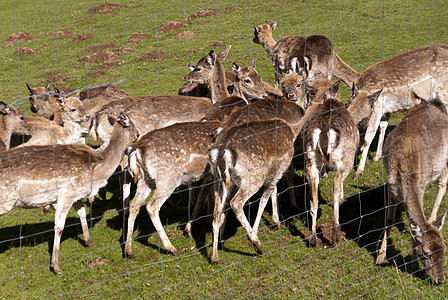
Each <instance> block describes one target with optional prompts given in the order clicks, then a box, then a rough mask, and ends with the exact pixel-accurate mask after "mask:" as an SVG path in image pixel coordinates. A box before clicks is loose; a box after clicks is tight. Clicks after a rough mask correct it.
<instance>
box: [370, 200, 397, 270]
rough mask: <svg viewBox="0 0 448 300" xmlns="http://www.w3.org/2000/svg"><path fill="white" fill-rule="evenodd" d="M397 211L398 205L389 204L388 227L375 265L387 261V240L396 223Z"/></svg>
mask: <svg viewBox="0 0 448 300" xmlns="http://www.w3.org/2000/svg"><path fill="white" fill-rule="evenodd" d="M389 197H390V196H389ZM396 211H397V205H396V204H395V203H392V202H389V203H388V206H387V216H386V222H385V223H386V224H385V225H386V226H385V230H384V235H383V240H382V242H381V248H380V251H379V252H378V256H377V257H376V261H375V264H377V265H380V264H383V263H384V262H385V261H386V252H387V239H388V237H389V234H390V229H391V226H392V225H393V223H394V222H395V213H396Z"/></svg>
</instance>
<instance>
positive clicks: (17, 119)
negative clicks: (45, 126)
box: [0, 101, 30, 152]
mask: <svg viewBox="0 0 448 300" xmlns="http://www.w3.org/2000/svg"><path fill="white" fill-rule="evenodd" d="M29 128H30V127H29V125H28V124H27V123H26V121H25V116H24V115H23V114H22V113H21V112H20V111H19V110H18V109H17V108H15V107H14V106H12V105H8V104H6V103H5V102H3V101H0V152H2V151H7V150H9V147H10V144H11V135H12V134H13V133H15V134H25V133H26V132H27V130H29Z"/></svg>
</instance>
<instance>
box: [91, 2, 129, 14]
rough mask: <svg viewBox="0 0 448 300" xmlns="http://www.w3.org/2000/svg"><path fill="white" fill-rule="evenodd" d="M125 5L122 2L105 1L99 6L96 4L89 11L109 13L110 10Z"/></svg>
mask: <svg viewBox="0 0 448 300" xmlns="http://www.w3.org/2000/svg"><path fill="white" fill-rule="evenodd" d="M123 7H124V6H123V5H121V4H115V3H109V2H106V3H103V4H101V5H98V6H94V7H92V8H91V9H90V10H89V12H91V13H97V14H107V13H110V12H113V11H114V10H117V9H120V8H123Z"/></svg>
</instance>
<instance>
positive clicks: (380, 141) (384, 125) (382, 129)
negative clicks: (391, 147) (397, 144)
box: [373, 121, 389, 161]
mask: <svg viewBox="0 0 448 300" xmlns="http://www.w3.org/2000/svg"><path fill="white" fill-rule="evenodd" d="M388 124H389V122H388V121H381V122H380V136H379V138H378V146H377V148H376V154H375V157H374V158H373V161H379V160H380V159H381V157H382V156H383V143H384V137H385V136H386V129H387V125H388Z"/></svg>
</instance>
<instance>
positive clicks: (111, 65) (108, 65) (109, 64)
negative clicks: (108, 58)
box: [96, 61, 121, 70]
mask: <svg viewBox="0 0 448 300" xmlns="http://www.w3.org/2000/svg"><path fill="white" fill-rule="evenodd" d="M119 65H121V63H120V62H118V61H113V62H105V63H104V64H100V65H98V66H97V67H96V68H97V69H98V70H100V69H112V68H115V67H117V66H119Z"/></svg>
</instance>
